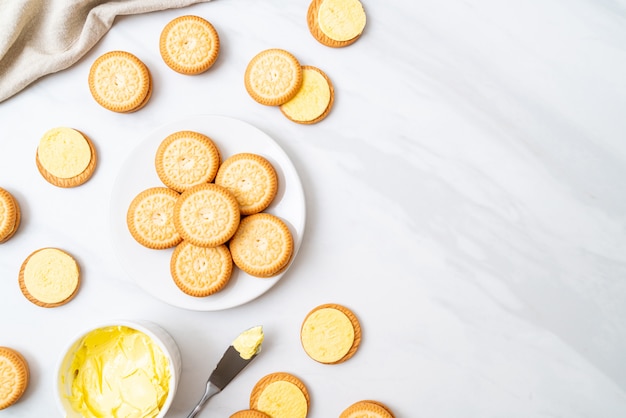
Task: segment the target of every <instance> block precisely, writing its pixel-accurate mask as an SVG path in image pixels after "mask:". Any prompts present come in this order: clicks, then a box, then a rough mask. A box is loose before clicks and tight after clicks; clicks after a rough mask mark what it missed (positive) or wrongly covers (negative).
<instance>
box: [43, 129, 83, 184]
mask: <svg viewBox="0 0 626 418" xmlns="http://www.w3.org/2000/svg"><path fill="white" fill-rule="evenodd" d="M37 158H38V159H39V163H40V164H41V165H42V166H43V167H44V168H45V169H46V170H47V171H48V172H49V173H50V174H52V175H53V176H55V177H59V178H64V179H68V178H72V177H75V176H77V175H79V174H81V173H82V172H83V171H85V169H86V168H87V166H88V165H89V162H90V161H91V148H90V147H89V143H88V142H87V140H86V139H85V137H84V136H83V135H82V134H81V133H80V132H78V131H77V130H75V129H72V128H64V127H61V128H53V129H50V130H49V131H47V132H46V133H45V134H44V135H43V137H42V138H41V140H40V141H39V147H38V148H37Z"/></svg>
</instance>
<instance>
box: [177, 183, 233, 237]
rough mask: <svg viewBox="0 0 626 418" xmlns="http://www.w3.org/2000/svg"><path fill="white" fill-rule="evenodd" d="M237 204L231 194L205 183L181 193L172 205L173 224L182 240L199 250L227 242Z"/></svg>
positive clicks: (230, 234)
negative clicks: (199, 248) (196, 246)
mask: <svg viewBox="0 0 626 418" xmlns="http://www.w3.org/2000/svg"><path fill="white" fill-rule="evenodd" d="M240 217H241V215H240V213H239V203H237V199H235V196H233V194H232V193H231V192H229V191H228V190H227V189H225V188H224V187H222V186H218V185H217V184H213V183H207V184H199V185H197V186H193V187H191V188H189V189H187V190H186V191H184V192H183V193H182V194H181V196H180V198H179V199H178V201H177V202H176V205H175V206H174V225H175V226H176V229H177V230H178V232H179V233H180V234H181V236H182V237H183V239H185V240H187V241H189V242H191V243H192V244H194V245H198V246H200V247H216V246H218V245H221V244H224V243H225V242H226V241H228V240H229V239H230V238H231V237H232V236H233V234H234V233H235V231H236V230H237V227H238V226H239V220H240Z"/></svg>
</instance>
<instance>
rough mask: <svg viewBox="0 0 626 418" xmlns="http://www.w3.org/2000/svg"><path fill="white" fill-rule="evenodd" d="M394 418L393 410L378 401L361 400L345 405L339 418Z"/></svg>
mask: <svg viewBox="0 0 626 418" xmlns="http://www.w3.org/2000/svg"><path fill="white" fill-rule="evenodd" d="M365 417H367V418H394V415H393V412H391V409H389V407H387V405H385V404H383V403H382V402H379V401H372V400H363V401H358V402H355V403H353V404H352V405H350V406H349V407H347V408H346V409H345V410H343V411H342V412H341V414H340V415H339V418H365Z"/></svg>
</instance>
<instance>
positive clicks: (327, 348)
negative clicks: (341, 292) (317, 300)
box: [300, 303, 361, 364]
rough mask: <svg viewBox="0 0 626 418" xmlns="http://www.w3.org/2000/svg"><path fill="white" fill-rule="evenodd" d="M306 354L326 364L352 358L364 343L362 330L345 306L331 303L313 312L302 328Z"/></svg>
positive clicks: (302, 339)
mask: <svg viewBox="0 0 626 418" xmlns="http://www.w3.org/2000/svg"><path fill="white" fill-rule="evenodd" d="M300 341H301V343H302V347H303V348H304V351H305V352H306V354H307V355H308V356H309V357H311V358H312V359H313V360H315V361H317V362H319V363H324V364H338V363H342V362H344V361H346V360H348V359H349V358H351V357H352V356H353V355H354V353H355V352H356V351H357V349H358V347H359V344H360V343H361V326H360V324H359V320H358V319H357V317H356V315H354V313H353V312H352V311H351V310H350V309H348V308H346V307H345V306H342V305H339V304H335V303H329V304H324V305H320V306H318V307H316V308H314V309H313V310H311V311H310V312H309V313H308V315H307V316H306V317H305V318H304V321H303V322H302V326H301V328H300Z"/></svg>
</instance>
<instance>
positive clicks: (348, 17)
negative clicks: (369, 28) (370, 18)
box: [317, 0, 366, 41]
mask: <svg viewBox="0 0 626 418" xmlns="http://www.w3.org/2000/svg"><path fill="white" fill-rule="evenodd" d="M317 21H318V24H319V27H320V29H321V31H322V32H323V33H324V34H325V35H326V36H328V37H329V38H331V39H334V40H335V41H349V40H350V39H354V38H355V37H357V36H359V35H360V34H361V32H363V29H364V28H365V21H366V17H365V10H363V5H362V4H361V2H360V1H359V0H324V1H323V2H322V4H320V6H319V9H318V14H317Z"/></svg>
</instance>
